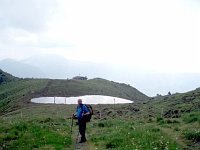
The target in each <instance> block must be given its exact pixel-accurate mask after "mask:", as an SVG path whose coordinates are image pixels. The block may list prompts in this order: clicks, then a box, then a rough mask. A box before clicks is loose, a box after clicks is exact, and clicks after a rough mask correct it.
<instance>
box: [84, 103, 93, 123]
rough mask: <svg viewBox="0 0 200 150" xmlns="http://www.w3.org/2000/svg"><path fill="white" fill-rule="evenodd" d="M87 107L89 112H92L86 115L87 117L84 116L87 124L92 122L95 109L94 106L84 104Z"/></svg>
mask: <svg viewBox="0 0 200 150" xmlns="http://www.w3.org/2000/svg"><path fill="white" fill-rule="evenodd" d="M84 105H85V106H86V107H87V109H88V110H89V112H90V114H89V115H85V116H83V119H84V120H85V121H86V122H90V120H91V118H92V115H93V113H94V112H93V108H92V106H91V105H86V104H84Z"/></svg>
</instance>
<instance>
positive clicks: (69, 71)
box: [21, 54, 110, 79]
mask: <svg viewBox="0 0 200 150" xmlns="http://www.w3.org/2000/svg"><path fill="white" fill-rule="evenodd" d="M21 62H22V63H25V64H29V65H31V66H35V67H37V68H40V70H42V71H43V72H44V73H45V74H46V75H47V77H48V78H52V79H67V78H72V77H74V76H77V75H79V74H80V75H83V76H89V77H90V78H94V77H102V75H104V74H106V72H110V71H109V69H108V67H107V65H104V64H98V63H89V62H81V61H74V60H68V59H65V58H64V57H62V56H58V55H50V54H48V55H37V56H33V57H30V58H27V59H24V60H22V61H21ZM103 77H104V76H103Z"/></svg>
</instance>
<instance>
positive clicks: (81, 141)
mask: <svg viewBox="0 0 200 150" xmlns="http://www.w3.org/2000/svg"><path fill="white" fill-rule="evenodd" d="M86 141H87V140H80V142H78V143H84V142H86Z"/></svg>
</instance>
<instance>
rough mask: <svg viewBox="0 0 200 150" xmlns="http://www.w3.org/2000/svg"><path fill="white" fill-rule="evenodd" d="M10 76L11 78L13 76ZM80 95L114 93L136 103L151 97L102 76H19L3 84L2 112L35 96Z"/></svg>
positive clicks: (18, 105)
mask: <svg viewBox="0 0 200 150" xmlns="http://www.w3.org/2000/svg"><path fill="white" fill-rule="evenodd" d="M8 77H9V78H8V79H10V78H11V77H12V76H11V75H9V76H8ZM13 78H14V77H13ZM8 79H7V80H8ZM4 80H5V79H4ZM81 95H107V96H115V97H120V98H125V99H129V100H132V101H134V102H138V101H145V100H148V97H147V96H146V95H144V94H143V93H141V92H140V91H138V90H137V89H135V88H133V87H131V86H129V85H126V84H121V83H116V82H113V81H108V80H105V79H100V78H96V79H91V80H85V81H80V80H52V79H20V80H18V81H15V80H14V81H13V82H9V83H7V84H5V85H1V86H0V113H6V112H9V111H13V110H16V109H18V108H22V107H24V106H26V105H27V104H29V103H30V99H31V98H35V97H41V96H64V97H69V96H81Z"/></svg>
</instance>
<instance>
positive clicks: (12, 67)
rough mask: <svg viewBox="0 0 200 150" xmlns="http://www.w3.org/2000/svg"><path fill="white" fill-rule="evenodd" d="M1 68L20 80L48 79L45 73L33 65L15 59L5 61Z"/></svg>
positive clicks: (0, 63) (0, 62) (1, 62)
mask: <svg viewBox="0 0 200 150" xmlns="http://www.w3.org/2000/svg"><path fill="white" fill-rule="evenodd" d="M0 68H1V69H2V70H4V71H6V72H9V73H11V74H12V75H14V76H16V77H20V78H27V77H28V78H32V77H34V78H41V77H43V78H44V77H46V75H45V73H44V72H43V71H42V70H40V68H37V67H35V66H33V65H29V64H26V63H23V62H20V61H15V60H13V59H4V60H2V61H0Z"/></svg>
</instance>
